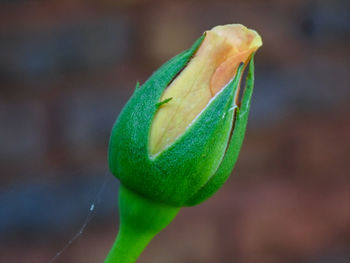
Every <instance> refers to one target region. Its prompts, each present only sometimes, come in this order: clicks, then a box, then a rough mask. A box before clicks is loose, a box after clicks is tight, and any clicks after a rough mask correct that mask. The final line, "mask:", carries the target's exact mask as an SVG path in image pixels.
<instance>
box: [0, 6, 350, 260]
mask: <svg viewBox="0 0 350 263" xmlns="http://www.w3.org/2000/svg"><path fill="white" fill-rule="evenodd" d="M349 13H350V4H349V2H348V1H346V0H333V1H327V0H318V1H301V0H285V1H277V0H268V1H258V0H248V1H243V0H236V1H228V0H227V1H225V0H220V1H219V0H217V1H207V0H202V1H199V0H198V1H195V0H193V1H182V0H178V1H147V0H143V1H142V0H120V1H118V0H114V1H111V0H104V1H92V0H89V1H82V0H59V1H58V0H52V1H41V0H38V1H24V0H17V1H6V0H1V1H0V171H1V176H0V262H6V263H17V262H20V263H32V262H33V263H34V262H35V263H41V262H50V260H51V259H52V258H53V257H54V256H55V255H56V253H58V252H59V251H61V249H62V248H63V247H64V246H65V245H67V244H69V243H68V241H69V240H71V239H72V238H73V237H74V236H75V235H76V234H77V235H78V238H77V239H76V240H75V241H74V242H73V243H72V244H71V245H70V246H69V247H68V248H67V249H66V250H64V251H63V252H62V254H60V255H59V256H58V257H57V258H55V260H54V262H66V263H70V262H74V263H79V262H82V263H83V262H84V263H90V262H91V263H93V262H102V260H103V258H104V257H105V255H106V254H107V252H108V250H109V248H110V246H111V244H112V242H113V239H114V237H115V235H116V232H117V226H118V225H117V224H118V217H117V189H118V182H117V180H116V179H115V178H114V177H113V176H112V175H110V174H109V173H108V168H107V162H106V158H107V144H108V137H109V132H110V129H111V127H112V125H113V122H114V120H115V119H116V117H117V116H118V113H119V112H120V110H121V108H122V106H123V105H124V103H125V102H126V101H127V99H128V98H129V96H130V95H131V94H132V92H133V89H134V86H135V83H136V81H140V82H141V83H142V82H144V81H145V80H146V79H147V77H148V76H149V75H150V74H151V73H152V72H153V71H154V70H155V69H156V68H158V67H159V66H160V65H161V64H162V63H164V62H165V61H166V60H168V59H169V58H170V57H172V56H174V55H175V54H177V53H178V52H180V51H182V50H184V49H186V48H188V47H189V46H190V45H191V44H192V43H193V41H194V40H195V39H196V38H197V37H198V36H199V35H200V34H201V33H202V32H203V31H204V30H206V29H210V28H211V27H213V26H215V25H217V24H226V23H242V24H245V25H247V26H248V27H250V28H254V29H256V30H257V31H258V32H259V33H260V34H261V35H262V37H263V40H264V46H263V48H262V49H261V50H260V51H259V52H258V54H257V56H256V89H255V93H254V101H253V105H252V110H251V118H250V122H249V127H248V132H247V136H246V140H245V142H244V145H243V149H242V152H241V155H240V158H239V161H238V163H237V166H236V168H235V170H234V173H233V176H232V177H231V178H230V179H229V181H228V182H227V184H225V186H224V187H223V188H222V189H221V190H220V191H219V192H218V193H217V194H216V195H215V196H214V197H213V198H212V199H210V200H209V201H208V202H206V203H204V204H201V205H199V206H197V207H193V208H190V209H188V208H185V209H183V210H182V211H181V212H180V214H179V215H178V217H177V218H176V220H175V221H174V222H173V223H172V224H171V225H170V226H169V227H168V228H167V229H166V230H165V231H164V232H162V233H161V234H160V235H159V236H157V237H156V238H155V240H154V241H153V242H152V243H151V245H150V246H149V247H148V248H147V249H146V251H145V252H144V254H143V255H142V256H141V258H140V262H152V263H157V262H159V263H163V262H169V263H172V262H174V263H175V262H177V263H179V262H184V263H192V262H201V263H206V262H237V263H255V262H256V263H278V262H285V263H289V262H302V263H304V262H305V263H328V262H332V263H343V262H349V261H350V250H349V243H350V205H349V204H350V177H349V175H350V141H349V134H350V118H349V110H350V105H349V99H350V90H349V83H350V74H349V68H350V49H349V46H350V19H349ZM92 204H94V210H93V211H92V212H91V213H89V210H90V208H91V205H92ZM84 220H87V222H88V224H87V227H86V228H84V230H83V231H82V234H81V235H80V234H79V231H80V227H81V226H83V225H84V224H85V222H86V221H84Z"/></svg>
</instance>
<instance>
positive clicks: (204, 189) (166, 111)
mask: <svg viewBox="0 0 350 263" xmlns="http://www.w3.org/2000/svg"><path fill="white" fill-rule="evenodd" d="M260 46H261V38H260V36H259V35H258V34H257V33H256V32H255V31H252V30H249V29H247V28H246V27H244V26H242V25H227V26H219V27H215V28H214V29H212V30H211V31H207V32H206V34H205V35H204V36H202V37H201V38H200V39H199V40H197V41H196V43H195V44H194V45H193V46H192V48H191V49H189V50H188V51H185V52H184V53H182V54H180V55H178V56H176V57H175V58H173V59H172V60H170V61H169V62H167V63H166V64H165V65H163V66H162V67H161V68H160V69H159V70H158V71H156V72H155V73H154V74H153V75H152V76H151V77H150V78H149V79H148V80H147V82H146V83H145V84H144V85H142V86H141V87H140V88H137V89H136V90H135V92H134V94H133V96H132V97H131V99H130V100H129V102H128V103H127V105H126V106H125V108H124V109H123V111H122V113H121V114H120V116H119V118H118V120H117V122H116V124H115V126H114V128H113V130H112V135H111V139H110V147H109V164H110V169H111V171H112V173H113V174H114V175H115V176H116V177H118V178H119V180H120V181H121V183H122V184H123V185H124V186H125V187H127V188H129V189H130V190H132V191H135V192H136V193H138V194H140V195H142V196H144V197H146V198H149V199H151V200H154V201H158V202H161V203H165V204H168V205H173V206H186V205H193V204H196V203H199V202H201V201H203V200H205V199H206V198H208V197H209V196H210V195H211V194H212V193H213V192H215V191H216V190H217V189H218V188H219V187H220V186H221V184H222V183H223V182H224V181H225V180H224V179H226V178H227V177H228V175H229V174H230V172H231V171H230V170H231V169H232V168H233V164H234V162H235V161H236V159H237V156H238V152H239V149H240V147H241V144H242V140H243V137H244V131H243V130H244V129H243V128H242V127H241V126H245V123H246V118H245V121H244V123H242V120H241V118H242V117H240V114H236V113H237V110H238V105H237V104H238V102H237V94H238V91H239V84H240V79H241V75H242V69H243V65H244V63H247V62H248V61H249V59H250V57H251V55H252V53H253V52H255V50H256V49H257V48H259V47H260ZM241 62H242V63H243V65H240V63H241ZM250 70H251V72H250V75H249V80H250V83H251V84H252V77H253V72H252V70H253V63H251V67H250ZM230 80H231V81H230ZM251 89H252V87H250V89H249V88H248V90H247V91H246V92H248V93H251ZM248 95H249V94H247V95H246V96H245V97H247V96H248ZM249 100H250V95H249ZM242 106H243V107H242V109H240V111H241V112H242V113H244V114H246V113H247V111H248V110H249V101H248V102H247V103H246V104H244V103H243V105H242ZM238 124H239V125H238ZM231 145H232V146H231ZM232 148H233V149H232ZM232 155H235V156H234V157H231V156H232ZM227 159H229V162H230V165H229V166H230V169H228V168H226V166H227V165H226V162H228V161H226V160H227ZM224 167H225V168H224ZM219 181H220V184H219V183H218V182H219Z"/></svg>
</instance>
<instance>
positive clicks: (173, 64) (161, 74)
mask: <svg viewBox="0 0 350 263" xmlns="http://www.w3.org/2000/svg"><path fill="white" fill-rule="evenodd" d="M204 37H205V35H203V36H202V37H200V38H199V39H198V40H197V41H196V42H195V43H194V44H193V46H192V47H191V48H190V49H189V50H187V51H184V52H183V53H181V54H179V55H177V56H175V57H174V58H173V59H171V60H169V61H168V62H166V63H165V64H164V65H163V66H162V67H160V68H159V69H158V70H157V71H156V72H155V73H153V75H152V76H151V77H150V78H149V79H148V80H147V81H146V82H145V83H144V84H143V85H142V86H141V87H139V88H137V89H135V91H134V94H133V95H132V97H131V98H130V100H129V101H128V103H127V104H126V105H125V107H124V108H123V110H122V112H121V113H120V115H119V117H118V119H117V120H116V122H115V124H114V126H113V128H112V132H111V137H110V141H109V149H108V163H109V168H110V171H111V172H112V173H113V174H114V175H115V176H116V177H117V178H119V179H120V181H121V182H122V183H123V184H124V185H125V186H127V187H129V188H130V189H132V190H134V191H135V192H136V193H141V194H143V192H144V191H142V189H148V188H149V189H153V188H155V187H154V185H156V184H157V181H158V180H161V177H160V176H158V173H157V174H152V169H151V167H152V162H151V160H150V158H149V153H148V140H149V138H148V137H149V131H150V127H151V124H152V120H153V117H154V115H155V113H156V111H157V109H158V107H157V106H156V104H157V103H158V102H159V100H160V97H161V96H162V94H163V92H164V89H165V88H166V87H167V86H168V85H169V84H170V82H171V81H172V80H173V79H174V78H175V77H176V76H177V74H179V73H180V71H181V70H182V69H183V68H184V67H185V66H186V65H187V63H188V62H189V60H190V59H191V57H192V56H193V54H194V53H195V52H196V50H197V49H198V48H199V46H200V44H201V42H202V41H203V39H204ZM153 170H154V169H153ZM150 174H152V175H150ZM149 176H152V177H153V179H154V178H156V180H153V181H152V180H151V182H150V180H149V178H148V177H149ZM157 178H158V179H157ZM150 185H153V187H151V186H150ZM146 196H147V197H149V198H151V197H152V192H150V193H148V194H147V195H146ZM151 199H152V198H151Z"/></svg>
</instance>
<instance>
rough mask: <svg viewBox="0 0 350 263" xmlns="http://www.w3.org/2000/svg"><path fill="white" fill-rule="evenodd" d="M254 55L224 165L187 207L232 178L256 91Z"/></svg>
mask: <svg viewBox="0 0 350 263" xmlns="http://www.w3.org/2000/svg"><path fill="white" fill-rule="evenodd" d="M254 55H255V53H253V54H252V57H251V60H250V63H249V71H248V76H247V79H246V87H245V89H244V93H243V98H242V102H241V106H240V108H237V112H236V119H235V123H234V129H233V134H232V138H231V141H230V143H229V145H228V148H227V152H226V154H225V157H224V158H223V160H222V163H221V164H220V166H219V168H218V170H217V171H216V172H215V174H214V175H213V176H212V177H211V179H210V180H209V181H208V182H207V183H206V184H205V185H204V186H203V187H202V188H201V189H200V190H199V191H198V192H197V193H196V194H195V195H194V196H192V197H191V198H190V199H189V200H188V201H187V202H186V205H187V206H193V205H196V204H199V203H201V202H203V201H205V200H207V199H208V198H209V197H211V196H212V195H213V194H214V193H215V192H216V191H217V190H219V189H220V187H221V186H222V185H223V184H224V183H225V182H226V180H227V179H228V177H229V176H230V174H231V172H232V170H233V168H234V165H235V163H236V161H237V159H238V155H239V152H240V149H241V146H242V143H243V139H244V135H245V131H246V127H247V122H248V115H249V110H250V104H251V98H252V94H253V89H254Z"/></svg>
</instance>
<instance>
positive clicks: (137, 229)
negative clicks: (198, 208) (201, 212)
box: [104, 185, 180, 263]
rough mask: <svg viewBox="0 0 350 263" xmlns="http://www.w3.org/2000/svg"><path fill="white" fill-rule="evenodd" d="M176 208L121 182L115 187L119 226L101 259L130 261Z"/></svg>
mask: <svg viewBox="0 0 350 263" xmlns="http://www.w3.org/2000/svg"><path fill="white" fill-rule="evenodd" d="M179 210H180V208H178V207H172V206H168V205H165V204H160V203H156V202H153V201H151V200H148V199H146V198H144V197H142V196H140V195H138V194H136V193H135V192H133V191H131V190H129V189H127V188H126V187H124V186H123V185H121V186H120V189H119V215H120V227H119V233H118V236H117V238H116V240H115V242H114V244H113V247H112V248H111V250H110V252H109V254H108V256H107V258H106V259H105V261H104V263H133V262H135V261H136V259H137V258H138V257H139V256H140V254H141V253H142V251H143V250H144V249H145V247H146V246H147V245H148V243H149V242H150V241H151V240H152V238H153V237H154V236H155V235H157V234H158V233H159V232H160V231H161V230H162V229H164V228H165V227H166V226H167V225H168V224H169V223H170V222H171V221H172V220H173V219H174V218H175V216H176V215H177V213H178V212H179Z"/></svg>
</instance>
